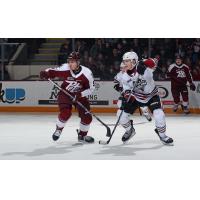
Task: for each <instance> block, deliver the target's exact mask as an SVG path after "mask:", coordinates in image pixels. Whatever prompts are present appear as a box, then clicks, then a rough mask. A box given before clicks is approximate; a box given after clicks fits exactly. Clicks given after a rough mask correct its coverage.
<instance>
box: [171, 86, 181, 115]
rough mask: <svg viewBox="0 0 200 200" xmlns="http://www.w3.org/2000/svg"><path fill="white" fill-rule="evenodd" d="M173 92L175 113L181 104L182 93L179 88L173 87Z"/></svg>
mask: <svg viewBox="0 0 200 200" xmlns="http://www.w3.org/2000/svg"><path fill="white" fill-rule="evenodd" d="M171 92H172V96H173V99H174V106H173V111H174V112H176V111H177V110H178V105H179V103H180V91H179V88H178V87H171Z"/></svg>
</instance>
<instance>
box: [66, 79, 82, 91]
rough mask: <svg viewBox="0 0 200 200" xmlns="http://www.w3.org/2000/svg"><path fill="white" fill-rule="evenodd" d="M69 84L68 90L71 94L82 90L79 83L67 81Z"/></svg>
mask: <svg viewBox="0 0 200 200" xmlns="http://www.w3.org/2000/svg"><path fill="white" fill-rule="evenodd" d="M65 82H67V83H69V84H68V85H67V87H66V90H67V91H69V92H78V91H80V89H81V88H82V86H81V84H80V83H79V82H77V81H65Z"/></svg>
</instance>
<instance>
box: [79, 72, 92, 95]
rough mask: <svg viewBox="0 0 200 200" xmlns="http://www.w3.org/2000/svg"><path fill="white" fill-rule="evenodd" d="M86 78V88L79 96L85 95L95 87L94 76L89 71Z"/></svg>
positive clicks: (89, 93) (90, 92)
mask: <svg viewBox="0 0 200 200" xmlns="http://www.w3.org/2000/svg"><path fill="white" fill-rule="evenodd" d="M87 80H88V88H87V89H85V90H84V91H82V92H81V97H86V96H88V95H91V94H92V93H93V92H94V89H95V86H94V78H93V74H92V72H91V71H90V72H89V73H88V75H87Z"/></svg>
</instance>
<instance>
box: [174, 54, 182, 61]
mask: <svg viewBox="0 0 200 200" xmlns="http://www.w3.org/2000/svg"><path fill="white" fill-rule="evenodd" d="M177 59H180V60H183V57H182V56H181V55H176V56H175V60H177Z"/></svg>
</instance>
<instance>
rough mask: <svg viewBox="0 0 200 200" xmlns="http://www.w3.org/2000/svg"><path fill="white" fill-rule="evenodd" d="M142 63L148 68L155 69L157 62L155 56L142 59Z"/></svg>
mask: <svg viewBox="0 0 200 200" xmlns="http://www.w3.org/2000/svg"><path fill="white" fill-rule="evenodd" d="M143 63H144V65H145V66H146V67H148V68H150V69H155V68H156V66H157V63H158V59H157V58H148V59H146V60H144V61H143Z"/></svg>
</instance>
